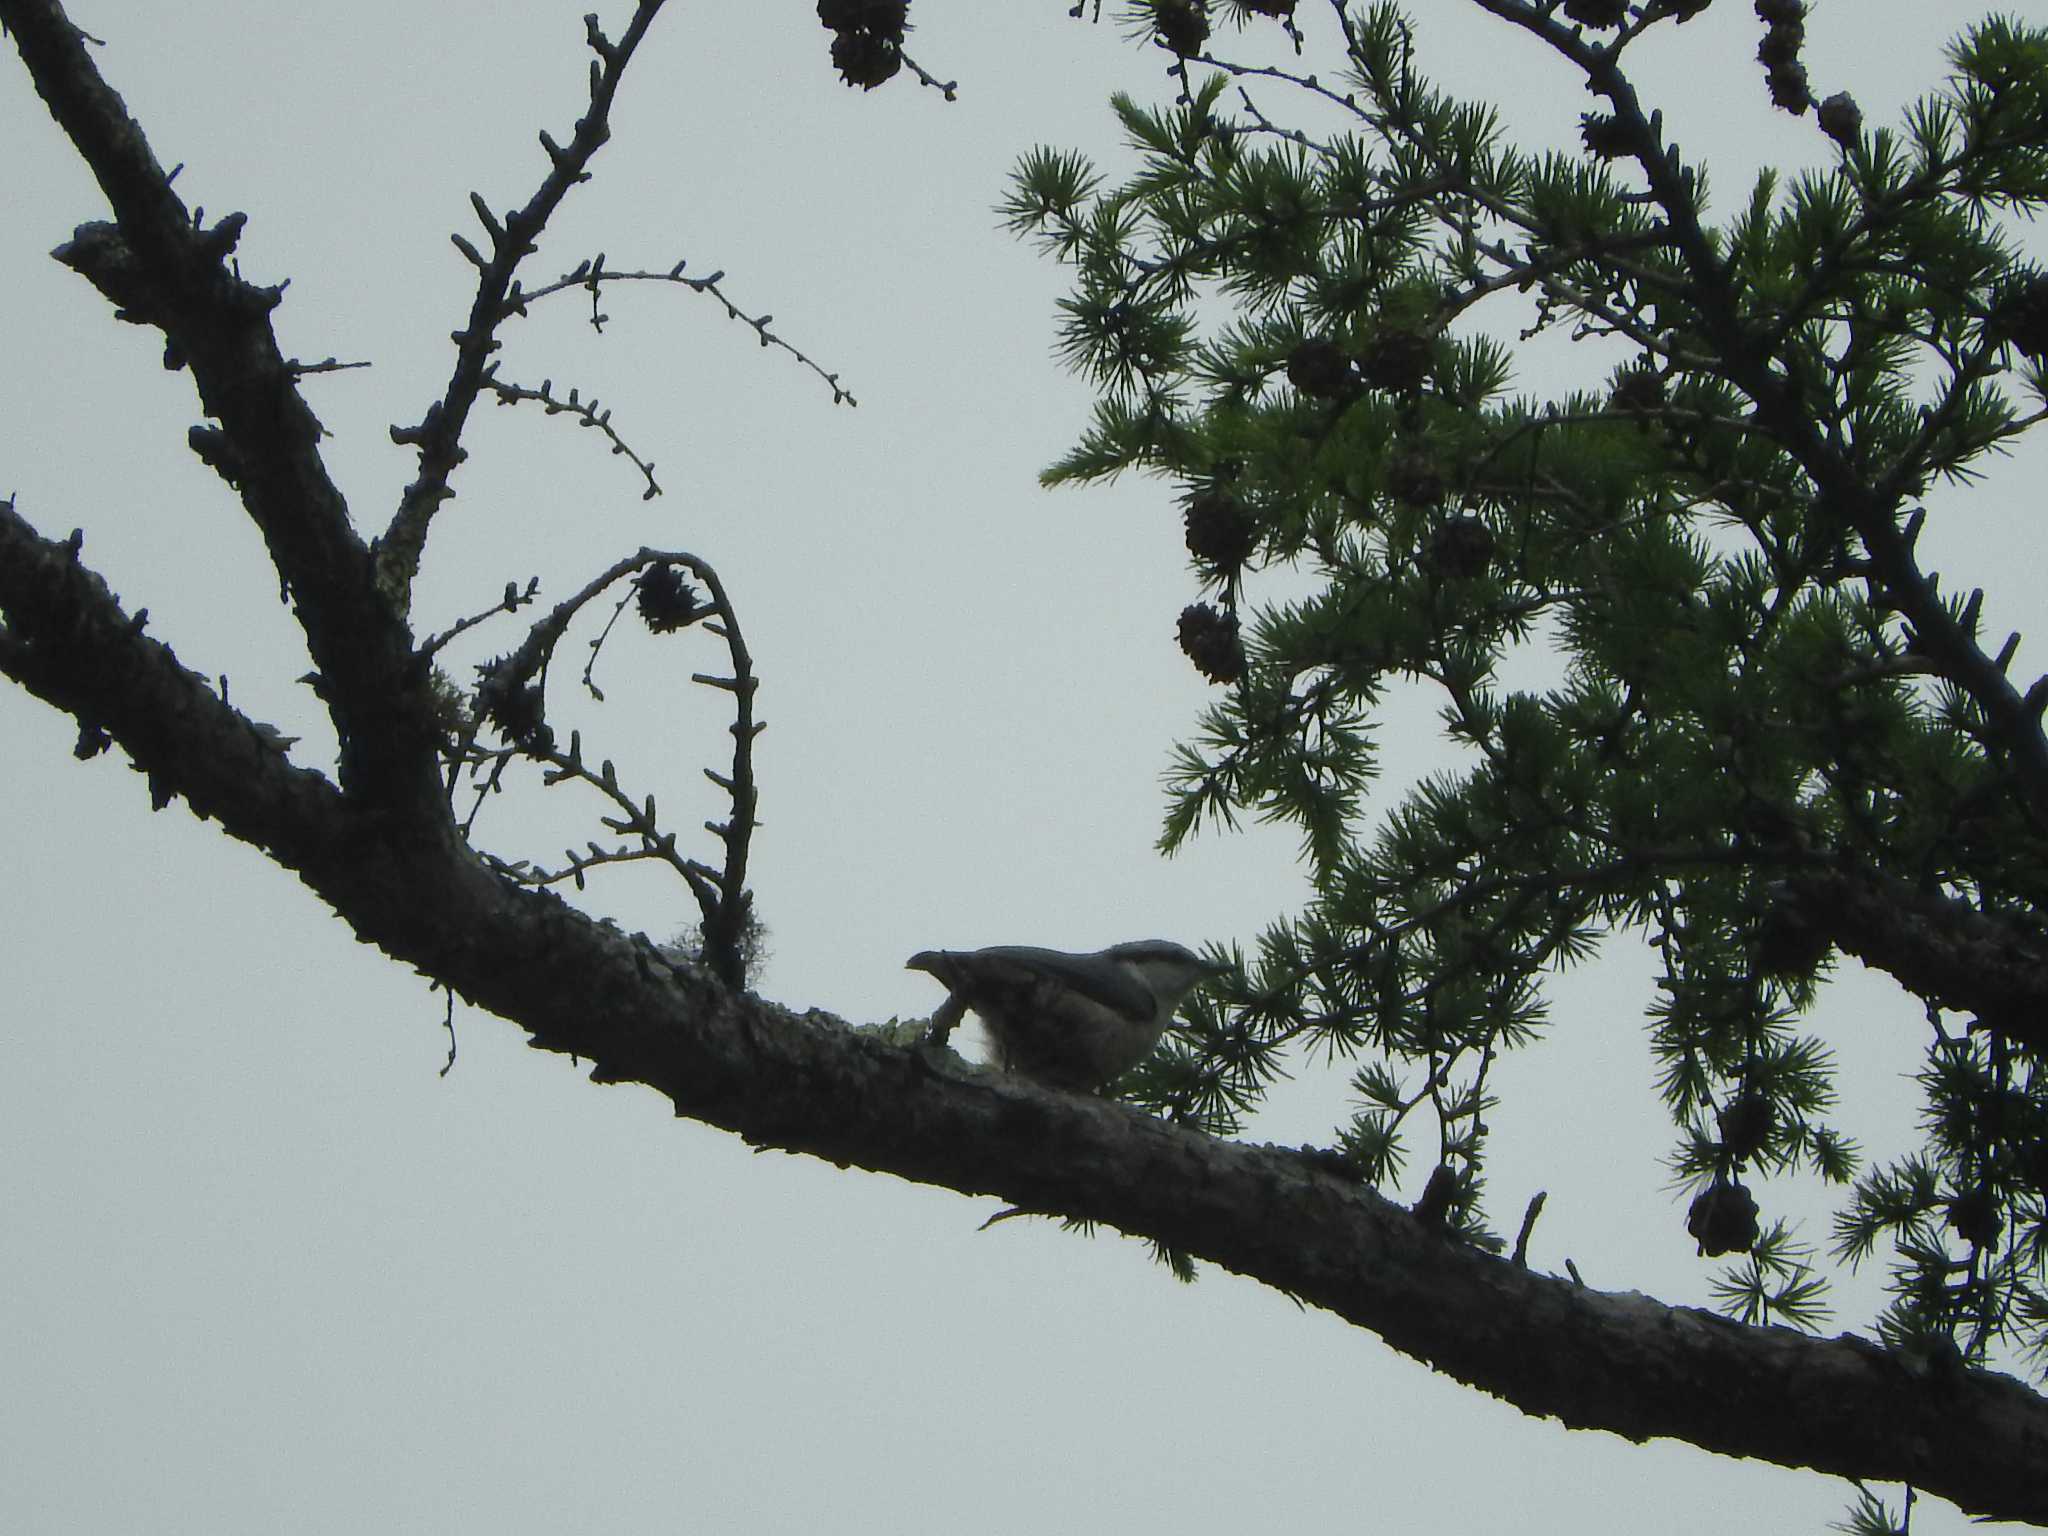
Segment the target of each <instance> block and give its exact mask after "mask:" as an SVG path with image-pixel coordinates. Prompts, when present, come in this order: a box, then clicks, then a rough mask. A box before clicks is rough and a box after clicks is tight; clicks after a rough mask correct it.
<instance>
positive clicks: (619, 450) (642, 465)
mask: <svg viewBox="0 0 2048 1536" xmlns="http://www.w3.org/2000/svg"><path fill="white" fill-rule="evenodd" d="M553 387H554V380H553V379H543V380H541V384H540V388H539V389H528V388H526V386H524V385H523V384H507V383H504V382H503V381H502V380H500V379H499V377H498V371H497V365H496V364H495V363H493V364H492V365H491V367H490V368H488V369H487V370H485V373H484V388H486V389H488V390H489V391H490V392H491V393H492V394H494V395H496V396H497V397H498V404H500V405H517V404H519V403H520V402H521V401H522V400H532V401H535V402H537V403H538V404H539V405H541V406H542V407H543V408H544V409H545V410H546V412H547V414H548V415H550V416H559V415H561V414H562V413H563V412H565V411H566V412H567V413H568V414H570V415H571V416H574V417H575V418H576V419H577V421H578V423H579V424H580V425H582V426H586V427H595V428H597V430H598V431H600V432H602V433H603V434H604V435H605V436H606V437H608V438H610V439H611V444H612V453H613V455H614V456H618V455H621V454H623V455H624V456H625V457H626V458H628V459H630V460H632V462H633V467H634V468H635V469H637V470H639V471H640V473H641V476H642V477H643V478H644V479H645V480H646V481H647V489H646V490H644V491H642V492H641V493H640V499H641V500H642V501H652V500H654V498H655V497H657V496H659V495H660V494H661V486H660V485H659V484H658V483H657V482H656V480H655V478H654V461H653V460H652V459H643V458H641V457H640V455H639V454H637V453H635V452H634V451H633V450H632V448H631V447H630V446H628V445H627V443H626V440H625V439H624V438H622V437H620V436H619V434H618V432H617V431H616V430H614V429H613V427H612V413H611V412H610V411H608V410H599V409H598V404H597V397H596V396H595V395H593V396H591V397H590V398H589V399H588V400H584V399H580V398H579V397H578V394H577V391H576V390H574V389H573V388H572V389H571V390H570V391H569V398H568V399H567V400H561V399H557V398H556V397H555V394H554V392H553Z"/></svg>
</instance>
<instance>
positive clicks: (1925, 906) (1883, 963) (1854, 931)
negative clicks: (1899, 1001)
mask: <svg viewBox="0 0 2048 1536" xmlns="http://www.w3.org/2000/svg"><path fill="white" fill-rule="evenodd" d="M1785 884H1786V886H1787V887H1788V889H1789V892H1790V894H1791V897H1792V900H1793V903H1794V908H1795V910H1796V911H1797V913H1798V914H1799V917H1800V920H1801V921H1802V922H1805V923H1808V924H1810V925H1812V926H1813V927H1814V928H1815V929H1816V930H1818V931H1819V932H1821V933H1823V934H1825V935H1826V936H1827V937H1828V938H1829V939H1830V940H1832V941H1833V942H1834V943H1836V944H1837V945H1839V946H1840V947H1841V948H1842V949H1843V950H1844V951H1846V952H1847V953H1849V954H1852V955H1854V956H1855V957H1856V958H1857V959H1859V960H1861V961H1862V962H1863V963H1864V964H1865V965H1868V966H1870V967H1871V968H1872V969H1873V970H1879V971H1883V972H1884V973H1885V974H1887V975H1888V976H1890V977H1892V978H1893V979H1894V980H1896V981H1897V982H1898V983H1899V985H1900V986H1902V987H1904V988H1905V989H1906V990H1907V991H1909V992H1911V993H1913V994H1915V995H1916V996H1918V997H1923V998H1926V999H1927V1000H1928V1001H1929V1002H1934V1003H1939V1004H1940V1005H1941V1006H1942V1007H1944V1008H1954V1009H1957V1010H1958V1011H1961V1012H1966V1013H1974V1014H1976V1015H1977V1016H1978V1017H1979V1018H1980V1019H1982V1020H1983V1021H1984V1023H1985V1024H1987V1025H1989V1026H1990V1027H1991V1028H1993V1029H1996V1030H1998V1031H2000V1032H2001V1033H2003V1034H2005V1035H2007V1036H2008V1037H2010V1038H2011V1039H2013V1040H2016V1041H2018V1042H2020V1043H2021V1044H2024V1045H2026V1046H2028V1047H2029V1048H2031V1049H2033V1050H2035V1051H2040V1052H2042V1053H2044V1054H2048V936H2044V935H2043V934H2041V933H2040V932H2039V931H2038V930H2037V929H2035V928H2034V927H2033V926H2032V925H2030V924H2026V923H2023V922H2021V921H2019V920H2018V919H2017V918H2009V917H2000V916H1996V915H1993V914H1990V913H1985V912H1980V911H1978V910H1977V909H1976V908H1975V907H1972V906H1970V905H1968V904H1967V903H1965V902H1962V901H1959V900H1957V899H1956V898H1955V897H1953V896H1944V895H1943V894H1941V893H1940V892H1939V891H1923V890H1919V889H1917V888H1915V887H1914V886H1912V885H1911V884H1909V883H1908V882H1906V881H1904V880H1900V879H1896V878H1893V877H1890V876H1885V875H1881V874H1878V873H1876V872H1875V871H1871V870H1855V871H1851V870H1825V869H1824V870H1816V869H1811V868H1801V869H1799V870H1797V871H1796V872H1794V873H1792V874H1790V875H1789V876H1788V877H1787V879H1786V881H1785Z"/></svg>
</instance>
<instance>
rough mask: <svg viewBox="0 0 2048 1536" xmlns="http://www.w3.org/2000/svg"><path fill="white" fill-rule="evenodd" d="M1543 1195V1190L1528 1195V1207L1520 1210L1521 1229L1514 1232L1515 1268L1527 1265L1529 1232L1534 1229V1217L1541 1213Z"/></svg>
mask: <svg viewBox="0 0 2048 1536" xmlns="http://www.w3.org/2000/svg"><path fill="white" fill-rule="evenodd" d="M1545 1197H1546V1195H1545V1191H1543V1190H1540V1189H1539V1190H1537V1191H1536V1193H1535V1194H1533V1195H1531V1196H1530V1197H1529V1208H1528V1209H1527V1210H1526V1211H1524V1212H1522V1230H1521V1231H1520V1232H1517V1233H1516V1234H1515V1254H1514V1258H1515V1267H1516V1268H1517V1269H1527V1268H1528V1267H1529V1234H1530V1233H1531V1232H1532V1231H1534V1230H1535V1227H1536V1218H1537V1217H1538V1216H1541V1215H1542V1214H1543V1201H1544V1199H1545Z"/></svg>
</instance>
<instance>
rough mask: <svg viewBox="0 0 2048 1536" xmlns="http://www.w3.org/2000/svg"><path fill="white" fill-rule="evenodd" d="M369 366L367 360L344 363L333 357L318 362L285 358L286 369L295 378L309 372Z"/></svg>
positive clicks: (300, 377)
mask: <svg viewBox="0 0 2048 1536" xmlns="http://www.w3.org/2000/svg"><path fill="white" fill-rule="evenodd" d="M369 366H370V365H369V363H368V362H367V361H364V362H359V363H343V362H337V361H336V360H335V359H333V358H331V357H323V358H322V359H321V360H320V361H319V362H317V363H302V362H300V361H299V360H298V359H297V358H296V357H290V358H286V359H285V364H284V371H285V372H286V373H288V374H290V375H291V376H292V377H293V378H295V379H303V378H304V377H305V376H306V375H307V374H309V373H340V372H342V371H343V370H345V369H349V368H367V367H369Z"/></svg>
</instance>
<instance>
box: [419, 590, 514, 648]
mask: <svg viewBox="0 0 2048 1536" xmlns="http://www.w3.org/2000/svg"><path fill="white" fill-rule="evenodd" d="M539 592H540V578H539V577H538V576H531V577H528V578H527V582H526V590H525V591H524V592H522V591H520V590H519V584H518V583H517V582H511V581H508V582H506V583H505V595H504V596H503V597H501V598H499V599H498V600H497V601H496V602H495V603H493V604H491V606H490V607H488V608H486V609H484V611H483V612H482V613H473V614H471V615H470V616H469V617H468V618H466V619H458V620H456V622H455V623H454V624H453V625H452V626H451V627H449V628H447V629H444V630H442V631H441V633H440V634H438V635H435V636H434V637H433V638H432V639H430V640H428V641H427V642H426V644H424V645H422V646H421V647H420V655H421V657H423V658H425V659H427V660H432V659H433V658H434V657H435V656H436V655H438V654H439V653H440V651H441V649H442V647H443V646H445V645H447V644H448V642H449V641H451V640H453V639H454V638H455V637H456V636H457V635H460V634H464V633H466V632H467V631H469V630H472V629H475V628H476V627H477V625H479V624H481V623H483V622H484V621H485V620H486V619H493V618H496V617H497V616H498V615H499V614H501V613H516V612H518V611H519V610H520V609H521V608H524V607H525V606H526V605H527V604H529V603H531V602H532V601H533V600H534V598H535V596H536V595H537V594H538V593H539Z"/></svg>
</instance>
